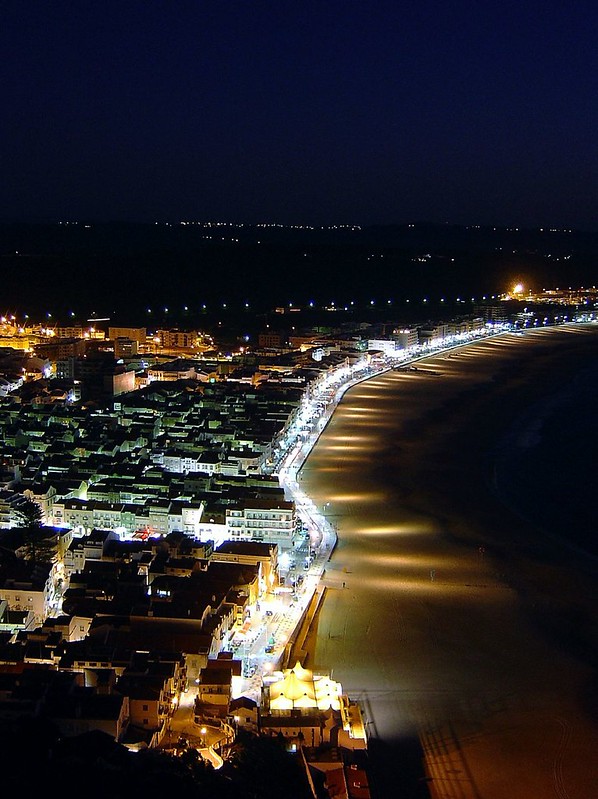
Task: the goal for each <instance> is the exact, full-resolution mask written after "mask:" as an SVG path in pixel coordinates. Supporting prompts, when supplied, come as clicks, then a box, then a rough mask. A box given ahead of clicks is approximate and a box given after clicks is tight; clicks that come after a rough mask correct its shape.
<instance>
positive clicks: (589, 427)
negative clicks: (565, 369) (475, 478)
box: [496, 357, 598, 567]
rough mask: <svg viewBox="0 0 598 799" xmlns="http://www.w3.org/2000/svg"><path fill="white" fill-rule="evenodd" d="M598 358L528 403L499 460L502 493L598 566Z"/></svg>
mask: <svg viewBox="0 0 598 799" xmlns="http://www.w3.org/2000/svg"><path fill="white" fill-rule="evenodd" d="M597 410H598V357H597V358H596V359H595V360H593V361H592V362H590V363H588V364H587V365H586V367H584V369H583V370H582V371H580V372H579V373H578V374H577V375H576V376H575V378H574V379H573V380H571V381H569V382H568V383H567V384H566V385H564V386H560V387H559V389H558V390H557V391H556V392H555V393H554V394H551V395H549V396H547V397H545V398H544V399H543V400H542V402H540V403H538V404H536V405H534V406H533V407H531V408H528V409H527V410H526V411H525V413H523V414H522V415H521V416H520V417H519V418H518V419H517V420H516V422H515V424H514V425H513V426H512V427H511V429H510V430H509V431H508V433H507V434H506V435H505V436H504V438H503V440H502V441H501V443H500V446H499V449H498V455H497V459H496V485H497V489H498V493H499V496H501V497H502V498H503V499H504V500H505V501H507V502H508V503H509V505H510V506H511V507H512V508H513V509H514V510H516V511H517V512H518V513H519V514H520V515H521V516H522V517H523V518H525V519H526V520H527V521H528V522H530V523H532V524H534V525H536V526H537V527H539V528H541V529H542V530H543V531H545V532H546V533H547V534H548V535H550V536H551V537H553V538H558V539H559V540H561V541H562V542H563V544H564V545H565V546H567V547H569V548H571V549H573V550H576V551H578V552H581V553H582V554H587V556H589V557H591V558H592V559H594V558H595V559H596V565H597V567H598V521H597V514H596V507H595V505H596V498H597V496H598V426H597V425H596V417H597Z"/></svg>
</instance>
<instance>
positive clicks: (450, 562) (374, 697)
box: [299, 327, 598, 799]
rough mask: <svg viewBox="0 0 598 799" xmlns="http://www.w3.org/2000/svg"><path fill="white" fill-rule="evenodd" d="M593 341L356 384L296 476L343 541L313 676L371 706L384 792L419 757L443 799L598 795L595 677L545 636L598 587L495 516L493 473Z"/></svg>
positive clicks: (579, 333)
mask: <svg viewBox="0 0 598 799" xmlns="http://www.w3.org/2000/svg"><path fill="white" fill-rule="evenodd" d="M597 334H598V332H597V331H596V330H595V329H591V328H589V327H585V328H573V327H568V328H563V329H560V330H552V331H549V330H538V331H534V332H530V333H526V334H525V335H524V336H521V335H515V334H512V335H506V336H503V337H500V338H496V339H489V340H486V341H481V342H479V343H476V344H473V345H471V346H469V347H467V348H466V349H463V350H458V351H454V352H453V353H443V354H441V355H438V356H436V357H434V358H431V359H430V360H429V361H427V362H426V367H428V369H429V370H428V371H426V370H424V369H422V370H421V371H413V372H409V371H402V372H398V371H391V372H387V373H386V374H384V375H381V376H377V377H375V378H373V379H371V380H369V381H367V382H364V383H361V384H359V385H358V386H356V387H355V388H353V389H351V390H350V391H349V392H348V393H347V394H346V395H345V397H344V399H343V401H342V403H341V405H340V406H339V408H338V410H337V411H336V413H335V414H334V417H333V418H332V420H331V422H330V423H329V425H328V426H327V428H326V430H325V431H324V433H323V434H322V436H321V438H320V440H319V442H318V444H317V445H316V448H315V449H314V451H313V452H312V454H311V455H310V457H309V460H308V462H307V464H306V465H305V466H304V467H303V469H302V470H301V472H300V474H299V479H300V483H301V485H302V486H303V488H304V489H305V491H306V493H307V494H308V495H309V496H310V497H311V498H312V499H313V500H314V502H315V505H316V506H317V507H318V508H319V510H320V512H321V513H323V514H324V515H325V516H326V518H327V520H328V522H329V523H330V524H331V525H333V526H334V527H335V528H337V529H338V535H339V542H338V545H337V548H336V550H335V552H334V555H333V557H332V561H331V563H330V564H329V565H328V567H327V569H326V575H325V578H324V582H325V584H326V585H327V587H328V593H327V597H326V599H325V601H324V605H323V609H322V611H321V613H320V616H319V623H318V624H317V625H316V627H315V629H313V630H312V634H311V636H310V640H309V649H310V657H309V662H308V665H309V666H310V667H320V668H326V669H331V670H332V671H333V675H334V678H335V679H338V680H340V681H341V682H342V684H343V688H344V690H345V691H346V692H347V693H349V694H350V695H351V696H352V697H355V698H356V699H358V700H360V701H361V703H362V707H363V709H364V712H365V715H366V718H367V719H368V721H369V733H370V736H372V737H373V738H374V739H380V740H381V741H382V746H383V747H384V750H385V751H386V752H387V755H388V756H387V757H385V758H384V762H385V764H386V766H387V768H388V771H387V773H383V774H382V776H381V781H382V783H383V785H387V786H390V785H391V784H392V782H393V780H394V779H396V772H395V771H394V769H395V768H396V764H397V762H398V761H397V759H396V757H394V753H395V751H398V752H403V751H405V746H406V745H409V744H412V745H414V746H415V745H416V744H417V742H418V741H419V742H420V743H421V747H422V749H423V753H424V755H425V759H426V765H427V770H426V777H427V780H426V784H427V785H428V786H429V790H430V792H431V795H432V796H433V797H438V798H440V797H461V798H462V799H466V798H468V797H483V798H484V799H494V797H496V799H502V798H503V797H505V796H508V797H510V798H511V799H529V797H548V796H556V797H559V799H565V798H566V797H571V799H573V797H579V798H580V799H585V798H586V797H589V796H595V795H598V766H597V765H596V760H595V751H596V748H597V747H598V723H597V721H596V719H595V718H592V717H591V713H590V712H589V711H590V710H591V708H590V707H588V705H587V704H586V703H584V702H583V701H582V697H583V696H588V695H590V687H591V682H590V678H591V673H592V672H591V664H590V663H589V662H588V663H585V662H584V661H583V659H577V658H576V657H574V655H573V653H572V652H571V651H569V650H571V649H572V644H571V639H570V637H568V635H567V633H568V632H570V631H569V630H568V628H566V627H565V626H564V625H565V622H562V626H559V624H560V623H561V618H560V616H559V617H556V616H555V620H554V625H552V626H551V625H548V626H547V625H546V624H545V616H546V614H550V613H551V612H552V609H553V608H554V607H563V608H566V609H567V612H568V613H569V614H571V613H573V614H574V613H575V612H579V613H580V615H583V614H586V615H588V616H589V617H590V618H595V617H596V608H595V600H594V596H595V590H594V585H593V582H592V581H593V577H592V575H590V574H585V573H584V572H583V571H582V569H581V568H580V562H578V560H577V559H576V557H575V556H574V554H573V553H572V552H568V551H566V550H565V551H564V553H563V550H562V549H561V548H559V547H557V545H553V544H551V543H549V542H547V541H546V540H545V539H543V538H542V536H541V535H540V534H538V533H537V532H536V531H534V530H532V529H531V528H530V525H528V524H525V523H524V522H522V521H521V520H520V519H519V517H517V516H515V515H514V514H513V513H512V512H510V511H509V509H508V508H506V507H505V506H504V505H503V504H502V503H501V502H500V501H498V499H497V497H496V495H495V491H494V488H495V484H494V481H493V469H492V457H491V456H492V452H493V450H494V448H495V446H496V443H497V441H498V439H499V438H500V437H501V436H502V435H503V434H504V433H505V431H506V430H507V429H508V428H509V427H510V426H511V425H512V424H513V422H514V421H515V420H516V418H517V417H518V415H519V414H520V413H521V412H522V410H525V407H526V406H527V405H528V404H532V403H534V402H538V401H540V400H542V399H543V398H544V397H545V396H547V395H548V394H549V393H550V392H554V391H555V390H556V389H558V388H559V385H560V384H559V383H557V382H555V377H554V375H555V374H558V375H559V379H560V380H561V381H563V382H566V381H567V379H568V376H569V375H572V374H575V373H576V372H578V371H579V370H580V369H581V368H582V367H583V365H584V359H585V358H587V357H588V355H589V354H591V353H592V352H593V350H594V349H595V346H596V335H597ZM586 563H587V560H586ZM563 615H564V614H563ZM542 625H544V626H542ZM389 789H390V788H389Z"/></svg>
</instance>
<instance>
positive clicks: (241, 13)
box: [0, 0, 598, 229]
mask: <svg viewBox="0 0 598 799" xmlns="http://www.w3.org/2000/svg"><path fill="white" fill-rule="evenodd" d="M597 42H598V12H597V11H596V4H595V2H593V1H590V0H577V2H573V3H571V2H551V0H544V2H527V1H526V0H521V1H520V2H509V0H501V2H484V0H478V2H467V0H452V1H451V2H446V0H445V1H444V2H436V1H434V0H414V1H413V2H399V1H398V0H394V2H391V1H389V2H386V1H385V0H381V1H380V2H376V0H374V1H373V2H368V3H365V2H361V3H357V2H337V1H336V0H328V1H327V0H319V1H318V2H310V0H302V1H301V2H296V1H295V2H292V3H290V2H285V1H284V0H282V1H280V0H279V2H260V1H259V0H257V1H256V2H250V0H243V1H242V2H226V0H212V2H201V1H200V0H194V1H193V2H191V1H189V0H176V2H172V0H170V1H169V2H167V1H166V0H164V1H163V2H152V0H143V1H140V2H136V1H135V0H120V1H119V2H112V0H101V2H94V1H92V0H72V2H66V1H65V0H54V1H53V2H36V1H35V0H19V2H12V1H11V0H8V1H7V2H3V3H0V53H1V54H2V56H1V58H0V83H1V86H2V92H1V110H0V116H1V118H2V119H1V121H0V161H1V179H0V219H5V220H12V219H40V220H41V219H43V220H55V219H56V220H58V219H82V218H94V219H117V218H118V219H133V220H134V219H137V220H153V219H158V220H180V219H197V220H207V219H223V220H232V221H247V222H257V221H260V220H268V221H270V220H274V221H280V222H286V223H288V222H298V223H299V222H306V223H315V224H320V223H323V224H329V223H340V222H351V223H362V224H368V223H375V222H380V223H393V222H403V221H409V220H415V219H427V220H431V221H449V222H456V223H479V224H518V225H538V226H542V225H555V226H574V227H581V228H586V229H596V228H598V224H597V223H596V211H597V208H598V147H597V146H596V143H597V140H598V137H597V133H598V113H597V103H598V100H597V98H598V63H597V61H598V59H597V55H596V54H597V51H598V48H597V45H596V43H597Z"/></svg>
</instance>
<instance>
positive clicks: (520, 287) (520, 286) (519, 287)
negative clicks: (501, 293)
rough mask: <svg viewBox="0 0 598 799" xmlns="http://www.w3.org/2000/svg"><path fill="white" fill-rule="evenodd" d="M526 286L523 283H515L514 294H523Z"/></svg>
mask: <svg viewBox="0 0 598 799" xmlns="http://www.w3.org/2000/svg"><path fill="white" fill-rule="evenodd" d="M523 290H524V286H523V283H515V285H514V286H513V291H512V293H513V294H523Z"/></svg>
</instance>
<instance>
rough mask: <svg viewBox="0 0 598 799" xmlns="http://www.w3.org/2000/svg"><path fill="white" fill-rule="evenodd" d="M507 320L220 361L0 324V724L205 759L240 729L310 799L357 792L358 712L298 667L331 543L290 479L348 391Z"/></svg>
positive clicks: (192, 334) (158, 346)
mask: <svg viewBox="0 0 598 799" xmlns="http://www.w3.org/2000/svg"><path fill="white" fill-rule="evenodd" d="M283 312H284V309H281V316H282V315H283ZM506 322H507V320H506V316H505V313H504V310H503V309H502V308H501V307H500V306H488V308H487V309H486V310H485V314H484V315H480V316H470V317H469V318H460V319H455V320H452V321H450V322H435V323H427V324H425V325H421V326H419V327H417V328H416V327H409V328H407V327H404V326H395V325H392V324H376V325H373V324H372V325H369V326H367V325H353V326H346V327H345V328H344V329H341V328H337V329H335V330H327V331H319V330H310V331H302V332H301V335H299V334H297V335H294V336H293V335H284V334H283V333H282V332H279V331H274V330H270V329H266V330H264V331H263V332H262V333H260V335H259V337H258V340H257V342H256V345H255V346H254V347H249V346H247V345H246V343H245V344H242V343H239V342H238V341H237V342H236V346H235V348H234V349H228V350H222V349H218V347H219V346H220V345H218V344H217V343H216V340H215V338H213V337H212V335H210V334H208V333H204V332H201V331H198V330H193V331H181V330H165V329H164V330H157V331H156V332H154V333H149V332H148V331H147V330H146V329H144V328H123V327H120V328H112V327H110V326H108V325H104V327H102V324H101V323H94V324H93V325H88V326H82V325H81V326H72V327H58V326H55V327H48V326H47V325H46V326H42V325H29V324H25V323H22V324H19V323H18V322H17V320H15V319H11V318H9V317H3V319H2V322H1V326H0V344H1V349H0V370H1V374H2V385H1V387H0V469H1V486H2V487H1V490H0V685H1V686H2V687H1V689H0V723H2V720H4V721H7V720H10V719H12V718H16V717H20V716H23V715H29V716H31V717H32V718H44V719H46V720H48V721H50V722H51V723H52V724H53V725H55V727H56V728H57V729H58V730H59V732H60V734H61V735H62V736H66V737H71V736H77V735H82V734H86V733H90V732H92V731H102V732H103V733H105V734H106V735H107V736H109V737H110V738H111V739H113V740H114V741H116V742H118V743H119V744H122V745H124V746H126V747H127V748H128V749H129V750H130V751H139V750H141V749H148V748H149V749H152V748H162V749H164V750H166V751H169V752H171V753H174V754H180V753H181V752H182V751H185V750H188V749H189V748H193V749H196V750H197V751H198V752H199V753H200V754H201V755H202V757H204V759H205V760H207V761H209V762H211V763H212V765H213V766H214V767H215V768H219V767H221V766H222V764H223V762H225V760H226V758H227V756H228V754H229V753H230V751H231V748H232V747H233V746H234V743H235V740H236V738H237V736H238V735H239V731H241V730H243V731H245V732H247V733H250V734H253V735H257V734H260V735H262V736H270V737H275V738H277V739H282V740H284V742H285V745H286V747H287V749H288V750H289V751H292V752H300V753H301V758H302V760H301V762H302V763H303V764H304V768H305V774H306V779H307V782H308V784H309V785H311V786H312V787H313V794H312V795H313V796H318V797H319V796H347V797H355V798H356V799H357V798H358V797H366V796H369V789H368V787H367V784H368V783H367V775H366V764H365V760H364V759H363V756H364V755H365V753H366V752H367V734H366V729H367V727H366V724H367V720H366V719H365V718H364V716H363V711H362V709H361V708H360V706H359V704H358V703H357V702H355V701H353V700H352V699H351V698H350V697H348V696H346V695H345V694H344V693H343V689H342V686H341V685H340V683H338V682H335V681H334V680H333V679H332V675H331V674H329V673H325V672H321V671H318V670H317V668H313V669H312V668H311V667H309V668H308V667H307V666H306V663H305V660H304V659H303V660H302V658H301V655H302V654H304V653H303V652H302V649H301V638H302V634H303V633H304V631H305V628H306V625H307V626H308V625H309V624H310V622H311V620H312V619H313V618H314V615H315V613H316V612H317V608H318V604H319V603H320V602H321V600H322V596H323V591H322V589H321V587H320V584H319V578H320V576H321V574H322V572H323V570H324V568H325V565H326V562H327V560H328V558H329V557H330V555H331V553H332V551H333V549H334V545H335V534H334V530H333V529H332V528H331V527H330V525H329V524H328V523H327V521H326V519H325V514H324V513H323V512H320V511H319V510H318V509H317V508H314V507H312V506H310V504H309V501H308V499H307V498H305V497H302V495H301V493H300V492H299V491H298V488H297V484H296V476H297V471H298V469H299V468H300V466H301V464H302V462H303V459H304V458H305V457H306V455H307V453H308V452H309V449H310V447H311V446H313V443H314V442H315V440H317V437H318V435H319V433H320V432H321V430H322V429H323V427H324V426H325V424H326V422H327V420H328V418H330V414H331V413H332V411H333V409H334V407H335V405H336V403H337V402H338V401H339V399H340V397H341V396H342V392H343V391H344V390H345V389H346V388H347V387H348V386H350V385H352V384H354V383H355V382H357V381H359V380H363V379H365V378H367V377H368V376H370V375H372V374H376V373H379V372H380V371H384V370H387V369H389V368H392V367H393V366H397V365H400V364H401V363H403V362H404V361H406V360H412V359H413V358H416V357H421V356H422V355H424V354H425V353H427V352H429V351H431V349H433V348H435V347H447V346H454V345H456V344H458V343H460V342H462V341H464V340H467V339H468V338H471V337H478V336H485V335H492V334H493V333H496V332H498V331H499V330H500V329H503V328H504V327H506ZM281 330H282V325H281ZM317 775H319V776H317ZM322 775H325V777H323V776H322ZM316 783H317V784H318V786H319V787H318V790H317V792H316V788H315V784H316ZM324 791H327V793H325V792H324Z"/></svg>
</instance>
